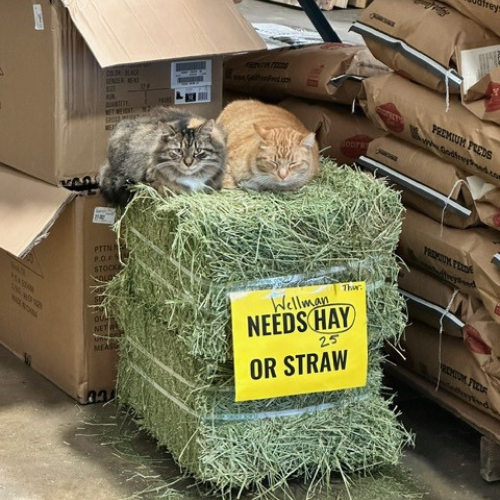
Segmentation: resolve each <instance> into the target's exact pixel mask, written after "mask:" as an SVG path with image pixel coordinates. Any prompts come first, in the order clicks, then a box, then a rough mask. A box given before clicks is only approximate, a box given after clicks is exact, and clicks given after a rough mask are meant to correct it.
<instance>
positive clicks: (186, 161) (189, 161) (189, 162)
mask: <svg viewBox="0 0 500 500" xmlns="http://www.w3.org/2000/svg"><path fill="white" fill-rule="evenodd" d="M193 161H194V160H193V158H192V157H191V156H187V157H185V158H184V165H186V166H187V167H190V166H191V165H192V164H193Z"/></svg>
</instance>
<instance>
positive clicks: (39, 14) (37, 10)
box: [33, 3, 45, 31]
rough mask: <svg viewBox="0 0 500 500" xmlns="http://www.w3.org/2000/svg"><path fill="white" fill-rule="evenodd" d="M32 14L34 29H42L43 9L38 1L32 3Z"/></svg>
mask: <svg viewBox="0 0 500 500" xmlns="http://www.w3.org/2000/svg"><path fill="white" fill-rule="evenodd" d="M33 15H34V17H35V30H37V31H43V30H44V28H45V27H44V24H43V11H42V6H41V5H40V4H39V3H37V4H35V5H33Z"/></svg>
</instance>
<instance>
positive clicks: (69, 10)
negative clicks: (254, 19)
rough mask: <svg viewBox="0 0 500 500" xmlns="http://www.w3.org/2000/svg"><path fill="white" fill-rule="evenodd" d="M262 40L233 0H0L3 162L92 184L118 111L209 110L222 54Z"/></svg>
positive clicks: (259, 45)
mask: <svg viewBox="0 0 500 500" xmlns="http://www.w3.org/2000/svg"><path fill="white" fill-rule="evenodd" d="M264 48H265V44H264V42H263V41H262V39H261V38H260V37H259V36H258V35H257V33H256V32H255V30H254V29H253V28H252V26H251V25H250V24H249V23H248V22H247V21H246V20H245V19H244V18H243V16H242V15H241V14H240V13H239V11H238V9H237V7H236V6H235V5H234V3H233V1H232V0H134V1H133V2H129V1H126V0H106V1H102V0H85V1H84V2H80V1H73V0H36V1H32V0H2V1H1V2H0V162H2V163H4V164H7V165H9V166H11V167H14V168H16V169H18V170H20V171H23V172H25V173H28V174H30V175H32V176H34V177H37V178H39V179H43V180H45V181H47V182H49V183H52V184H56V185H57V184H63V185H74V184H90V183H92V181H94V180H95V175H96V173H97V171H98V169H99V166H100V165H101V164H102V163H103V161H104V159H105V152H106V144H107V139H108V136H109V133H110V132H111V130H112V128H113V127H114V125H115V124H116V122H117V121H118V120H120V119H121V118H124V117H133V116H136V115H138V114H141V113H144V112H146V111H147V110H148V109H150V107H152V106H154V105H158V104H161V105H170V104H176V105H185V106H189V109H192V110H193V111H194V112H197V113H199V114H202V115H205V116H207V117H213V116H215V115H216V114H217V113H218V112H219V111H220V109H221V105H222V81H221V75H222V61H221V56H222V55H223V54H228V53H238V52H247V51H251V50H256V49H264Z"/></svg>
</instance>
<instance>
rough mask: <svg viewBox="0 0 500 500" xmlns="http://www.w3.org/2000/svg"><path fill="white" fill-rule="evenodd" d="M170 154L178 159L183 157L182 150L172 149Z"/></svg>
mask: <svg viewBox="0 0 500 500" xmlns="http://www.w3.org/2000/svg"><path fill="white" fill-rule="evenodd" d="M170 152H171V153H172V154H173V155H174V156H177V157H180V156H182V149H175V148H174V149H171V150H170Z"/></svg>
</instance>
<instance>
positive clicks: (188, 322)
mask: <svg viewBox="0 0 500 500" xmlns="http://www.w3.org/2000/svg"><path fill="white" fill-rule="evenodd" d="M401 216H402V205H401V202H400V198H399V194H398V193H397V192H395V191H394V190H392V189H390V188H389V187H388V186H386V185H385V183H384V182H382V181H379V180H376V179H374V178H373V177H372V176H368V175H366V174H364V173H361V172H359V171H355V170H353V169H339V168H333V165H331V164H328V162H327V161H323V172H322V174H321V175H320V177H319V178H317V179H316V180H315V181H314V182H312V183H311V184H309V185H307V186H305V187H304V188H303V189H301V190H300V191H298V192H290V193H270V192H265V193H256V192H247V191H243V190H223V191H221V192H219V193H213V194H201V193H200V194H194V195H189V196H186V195H185V196H175V197H170V198H161V197H160V196H158V195H157V194H156V193H155V192H154V191H153V190H151V189H149V188H147V187H145V186H139V187H138V188H137V190H136V193H135V197H134V199H133V201H132V202H131V203H130V204H129V206H128V207H127V208H126V210H125V212H124V214H123V216H122V218H121V219H120V221H119V223H118V224H117V226H116V229H117V231H118V233H119V237H120V238H122V239H123V242H124V244H125V245H126V247H127V249H128V251H129V255H128V257H127V259H126V261H125V265H124V268H123V270H122V271H121V272H120V274H119V275H118V276H117V278H116V279H114V280H113V281H112V282H111V283H110V284H109V285H108V287H107V289H106V300H105V306H106V307H107V309H108V312H110V313H112V314H113V315H114V316H115V317H116V319H117V320H118V322H119V324H120V325H121V327H122V328H123V331H124V334H123V337H122V340H121V346H120V363H119V378H118V395H119V400H120V402H121V403H122V404H123V405H127V406H130V407H131V408H132V410H133V411H134V413H135V414H136V415H137V416H138V417H140V418H141V419H142V424H143V426H144V427H145V428H146V429H147V430H148V432H150V433H151V434H152V435H153V436H154V437H155V438H156V439H157V440H158V442H159V444H160V445H164V446H166V447H167V448H168V450H169V451H170V452H171V453H172V455H173V456H174V457H175V459H176V460H177V462H178V463H179V465H180V466H181V468H183V469H185V470H187V471H188V472H189V473H190V474H192V475H193V476H194V477H195V478H197V479H199V480H200V481H206V482H209V483H210V484H212V485H213V486H214V487H215V488H217V489H218V490H220V491H225V492H227V491H229V490H230V489H232V488H235V487H236V488H247V487H254V488H257V489H260V490H264V491H270V490H274V489H276V488H278V487H283V486H284V485H286V481H287V480H288V479H289V478H292V477H300V478H303V479H304V481H306V482H309V483H311V484H315V483H317V482H322V481H328V477H329V475H330V473H331V472H332V471H341V472H353V471H360V470H363V471H366V470H370V469H373V468H374V467H377V466H379V465H381V464H387V463H395V462H397V461H398V459H399V456H400V451H401V448H402V446H403V445H404V444H405V443H406V442H408V441H407V440H408V434H407V433H406V432H405V430H404V429H403V428H402V427H401V425H400V424H399V423H398V420H397V416H396V415H395V413H394V410H393V409H392V406H391V403H390V401H388V400H386V399H384V398H383V397H382V394H381V391H382V382H381V375H382V373H381V366H380V363H381V361H382V359H383V356H382V354H381V348H382V345H383V344H384V342H385V341H387V340H389V341H393V342H397V339H398V338H399V335H400V334H401V332H402V330H403V329H404V326H405V313H404V302H403V299H402V298H401V296H400V295H399V293H398V290H397V283H396V278H397V273H398V265H397V262H396V258H395V256H394V255H393V252H394V249H395V248H396V245H397V241H398V238H399V234H400V229H401ZM354 282H363V283H365V285H366V302H367V308H366V312H367V341H368V343H367V348H366V349H365V353H366V352H367V353H368V362H367V372H366V378H365V382H366V383H364V382H363V383H362V384H358V385H357V386H356V387H351V388H346V389H343V390H330V391H319V392H315V391H311V392H305V393H301V394H294V393H293V390H292V391H291V392H290V390H289V389H290V386H287V387H288V389H287V390H288V393H289V395H287V396H284V397H272V398H262V399H256V400H248V401H243V402H236V401H235V378H234V367H233V361H234V356H233V354H234V352H233V336H232V328H231V314H230V293H234V292H235V291H239V292H241V291H245V292H246V291H250V290H271V291H274V290H283V289H286V290H290V289H295V288H296V287H303V286H315V287H323V286H325V285H330V284H335V283H354ZM297 290H299V289H298V288H297ZM295 334H296V332H292V333H291V335H295ZM288 338H290V336H289V337H288ZM285 340H286V339H285ZM351 354H352V355H353V356H354V355H355V354H356V353H350V354H349V356H351ZM358 354H362V353H358ZM348 359H349V360H350V359H351V357H349V358H348ZM348 363H350V361H348ZM330 375H331V377H330ZM328 376H329V378H331V379H332V380H334V379H335V377H336V376H337V375H336V373H335V372H333V371H332V373H331V374H328ZM283 384H287V382H286V381H283ZM292 389H293V386H292Z"/></svg>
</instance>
